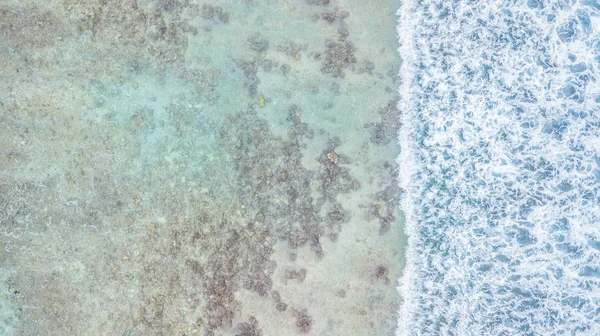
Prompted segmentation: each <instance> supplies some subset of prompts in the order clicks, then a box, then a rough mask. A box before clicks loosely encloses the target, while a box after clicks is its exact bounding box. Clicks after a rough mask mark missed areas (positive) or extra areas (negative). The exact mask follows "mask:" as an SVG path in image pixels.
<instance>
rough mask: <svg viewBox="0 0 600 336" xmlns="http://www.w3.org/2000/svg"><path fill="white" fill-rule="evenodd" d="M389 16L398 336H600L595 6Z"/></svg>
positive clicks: (487, 6)
mask: <svg viewBox="0 0 600 336" xmlns="http://www.w3.org/2000/svg"><path fill="white" fill-rule="evenodd" d="M398 13H399V25H398V34H399V39H400V49H399V52H400V56H401V57H402V60H403V63H402V66H401V70H400V77H401V79H402V83H401V85H400V89H399V94H400V97H401V99H400V103H399V110H400V113H401V119H402V123H403V126H402V129H401V133H400V135H399V143H400V146H401V149H402V153H401V155H400V157H399V158H398V161H399V165H400V168H401V172H400V177H399V183H400V186H401V188H402V190H403V195H402V202H401V207H402V210H403V211H404V213H405V216H406V226H405V232H406V234H407V236H408V246H407V253H406V266H405V270H404V274H403V276H402V277H401V278H400V279H399V287H398V290H399V292H400V294H401V295H402V297H403V304H402V306H401V308H400V310H399V320H398V332H397V334H398V335H597V334H600V225H599V223H600V221H599V219H600V118H599V115H598V113H599V108H598V106H599V105H600V90H599V88H600V85H599V84H598V78H597V76H598V67H599V66H600V35H599V33H598V25H599V24H600V3H599V2H598V1H595V0H583V1H578V2H577V1H556V0H555V1H539V0H528V1H508V0H505V1H502V0H491V1H453V2H449V1H416V0H414V1H410V0H406V1H404V2H403V4H402V7H401V8H400V10H399V12H398Z"/></svg>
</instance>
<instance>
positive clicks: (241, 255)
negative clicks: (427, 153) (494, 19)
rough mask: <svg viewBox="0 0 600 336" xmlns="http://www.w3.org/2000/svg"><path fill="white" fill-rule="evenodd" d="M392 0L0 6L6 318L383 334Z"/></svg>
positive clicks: (43, 324) (98, 329)
mask: <svg viewBox="0 0 600 336" xmlns="http://www.w3.org/2000/svg"><path fill="white" fill-rule="evenodd" d="M397 6H398V4H397V3H395V2H392V1H383V0H378V1H368V2H367V3H365V1H360V0H352V1H342V0H337V1H334V0H332V1H328V0H288V1H286V0H282V1H246V2H239V1H221V2H216V1H207V2H196V1H186V0H158V1H143V0H138V1H136V0H125V1H124V0H89V1H79V0H61V1H43V2H41V1H33V0H20V1H17V0H7V1H3V2H2V4H0V77H2V80H1V81H0V251H1V253H0V334H2V335H194V334H198V335H300V334H308V335H392V334H393V332H394V328H395V326H396V312H397V307H398V304H399V300H400V298H399V297H398V294H397V292H396V290H395V286H396V279H397V278H398V277H399V274H400V272H401V267H402V265H403V259H402V258H403V257H402V256H403V249H404V247H403V246H404V238H403V234H402V219H401V214H399V213H398V211H397V203H398V196H399V193H400V190H399V189H398V187H397V186H396V175H397V171H398V169H397V167H396V163H395V159H396V156H397V155H398V151H399V147H398V145H397V143H396V141H395V138H396V133H397V130H398V126H399V125H398V117H397V115H398V112H397V110H396V100H397V97H396V87H397V86H398V80H397V76H396V74H397V71H398V66H399V60H398V54H397V52H396V49H397V38H396V35H395V34H396V32H395V20H396V18H395V16H394V13H395V9H396V8H397Z"/></svg>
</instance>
